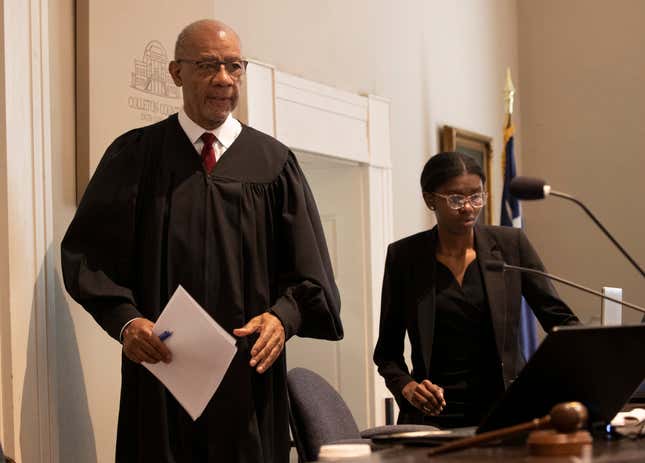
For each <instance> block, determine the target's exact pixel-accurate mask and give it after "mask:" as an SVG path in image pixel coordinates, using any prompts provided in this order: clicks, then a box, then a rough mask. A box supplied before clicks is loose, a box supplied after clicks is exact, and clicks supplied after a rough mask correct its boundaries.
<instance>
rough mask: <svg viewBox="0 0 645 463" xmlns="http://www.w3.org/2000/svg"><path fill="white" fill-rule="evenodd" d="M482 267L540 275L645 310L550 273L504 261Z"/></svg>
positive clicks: (494, 261) (632, 307) (489, 262)
mask: <svg viewBox="0 0 645 463" xmlns="http://www.w3.org/2000/svg"><path fill="white" fill-rule="evenodd" d="M484 267H485V268H486V269H487V270H490V271H492V272H503V271H505V270H516V271H518V272H524V273H532V274H534V275H540V276H543V277H545V278H548V279H550V280H555V281H559V282H560V283H563V284H565V285H568V286H571V287H573V288H576V289H579V290H581V291H584V292H586V293H589V294H593V295H594V296H598V297H601V298H603V299H607V300H610V301H612V302H616V303H618V304H622V305H624V306H625V307H629V308H630V309H634V310H638V311H639V312H643V313H645V308H644V307H641V306H638V305H636V304H632V303H630V302H627V301H621V300H620V299H615V298H613V297H611V296H606V295H605V294H603V293H601V292H598V291H595V290H593V289H591V288H587V287H586V286H582V285H579V284H578V283H574V282H573V281H569V280H565V279H564V278H561V277H559V276H557V275H552V274H550V273H546V272H542V271H540V270H535V269H533V268H528V267H518V266H516V265H509V264H507V263H506V262H504V261H501V260H488V261H485V262H484Z"/></svg>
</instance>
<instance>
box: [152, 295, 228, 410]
mask: <svg viewBox="0 0 645 463" xmlns="http://www.w3.org/2000/svg"><path fill="white" fill-rule="evenodd" d="M164 331H171V332H172V336H170V337H169V338H168V339H166V340H165V341H164V342H165V343H166V346H168V349H170V352H171V353H172V360H171V362H170V363H163V362H158V363H155V364H150V363H145V362H143V363H142V365H143V366H145V367H146V368H147V369H148V370H150V372H151V373H152V374H153V375H155V376H156V377H157V378H158V379H159V381H161V382H162V383H163V384H164V385H165V386H166V388H168V390H169V391H170V392H171V393H172V395H173V396H175V399H177V402H179V403H180V404H181V405H182V406H183V407H184V409H185V410H186V411H187V412H188V414H189V415H190V416H191V418H192V419H193V420H196V419H197V418H199V416H200V415H201V414H202V412H203V411H204V409H205V408H206V405H207V404H208V402H209V401H210V399H211V398H212V397H213V394H215V391H216V390H217V388H218V387H219V385H220V383H221V382H222V378H224V375H225V374H226V370H227V369H228V367H229V365H230V364H231V360H233V357H234V356H235V352H236V351H237V347H236V346H235V338H233V336H231V335H230V334H228V333H227V332H226V330H224V329H223V328H222V327H221V326H219V325H218V324H217V322H216V321H215V320H213V318H212V317H211V316H210V315H208V314H207V313H206V311H204V309H202V307H201V306H200V305H199V304H198V303H197V302H195V300H194V299H193V298H192V297H190V294H188V293H187V292H186V290H185V289H184V288H182V287H181V286H179V287H178V288H177V290H176V291H175V293H174V294H173V295H172V297H171V298H170V300H169V301H168V304H167V305H166V307H165V309H164V310H163V312H162V313H161V315H160V316H159V319H158V320H157V323H156V324H155V326H154V328H153V332H154V333H155V334H156V335H157V336H159V335H160V334H161V333H163V332H164Z"/></svg>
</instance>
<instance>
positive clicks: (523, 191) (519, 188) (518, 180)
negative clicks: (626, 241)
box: [509, 177, 645, 277]
mask: <svg viewBox="0 0 645 463" xmlns="http://www.w3.org/2000/svg"><path fill="white" fill-rule="evenodd" d="M509 191H510V192H511V194H512V195H513V196H514V197H516V198H517V199H520V200H524V201H534V200H538V199H544V198H546V197H547V196H557V197H558V198H563V199H567V200H569V201H571V202H574V203H576V204H577V205H578V206H580V207H581V208H582V210H584V211H585V212H586V213H587V215H588V216H589V217H590V218H591V220H593V221H594V223H595V224H596V225H597V226H598V228H600V229H601V230H602V232H603V233H604V234H605V236H607V238H609V239H610V240H611V242H612V243H614V246H616V247H617V248H618V250H619V251H620V252H621V253H622V254H623V256H625V257H626V258H627V260H628V261H629V262H630V263H631V264H632V265H633V266H634V267H636V270H638V271H639V272H640V274H641V276H643V277H645V271H644V270H643V269H642V268H641V266H640V265H638V263H637V262H636V261H635V260H634V258H633V257H632V256H630V255H629V253H628V252H627V251H626V250H625V249H624V248H623V247H622V246H621V245H620V243H618V241H616V239H615V238H614V237H613V236H612V235H611V233H609V230H607V229H606V228H605V227H604V225H603V224H601V223H600V221H599V220H598V219H597V218H596V216H595V215H593V213H592V212H591V211H590V210H589V209H588V208H587V206H585V205H584V204H583V203H582V202H581V201H579V200H578V199H576V198H574V197H573V196H570V195H568V194H566V193H562V192H559V191H555V190H552V189H551V185H547V184H546V181H544V180H542V179H539V178H532V177H515V178H514V179H513V180H511V183H510V185H509Z"/></svg>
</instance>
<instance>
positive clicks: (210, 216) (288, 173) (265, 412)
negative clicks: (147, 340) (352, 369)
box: [61, 115, 343, 463]
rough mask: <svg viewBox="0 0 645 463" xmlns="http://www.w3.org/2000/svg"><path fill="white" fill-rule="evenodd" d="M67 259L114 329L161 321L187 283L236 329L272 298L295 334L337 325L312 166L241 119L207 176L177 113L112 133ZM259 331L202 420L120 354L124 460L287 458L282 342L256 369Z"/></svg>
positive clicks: (71, 277)
mask: <svg viewBox="0 0 645 463" xmlns="http://www.w3.org/2000/svg"><path fill="white" fill-rule="evenodd" d="M61 258H62V267H63V276H64V280H65V286H66V288H67V290H68V291H69V293H70V294H71V295H72V297H74V299H75V300H76V301H77V302H79V303H80V304H81V305H83V307H84V308H85V309H86V310H87V311H88V312H89V313H90V314H91V315H92V316H93V317H94V318H95V319H96V321H97V322H98V323H99V324H100V325H101V326H102V327H103V328H104V329H105V330H106V331H107V332H108V333H109V334H110V335H111V336H112V337H113V338H115V339H118V337H119V332H120V330H121V328H122V327H123V325H124V323H125V322H127V321H128V320H130V319H131V318H133V317H140V316H143V317H146V318H148V319H150V320H152V321H155V320H156V319H157V317H158V316H159V314H160V312H161V310H162V309H163V308H164V306H165V304H166V303H167V301H168V299H169V297H170V296H171V295H172V293H173V292H174V291H175V289H176V288H177V286H178V285H180V284H181V285H182V286H183V287H184V288H185V289H186V290H187V291H188V292H189V293H190V295H191V296H192V297H193V298H194V299H195V300H196V301H197V302H198V303H199V304H201V305H202V307H204V309H205V310H206V311H207V312H208V313H209V314H210V315H211V316H212V317H213V318H214V319H215V320H216V321H217V322H218V323H219V324H220V325H221V326H222V327H223V328H224V329H225V330H227V331H228V332H231V331H232V330H233V329H234V328H238V327H241V326H243V325H244V324H245V323H246V321H248V320H249V319H251V318H252V317H254V316H256V315H259V314H261V313H263V312H266V311H269V310H271V311H273V312H274V313H275V314H276V315H277V316H278V317H279V318H280V320H281V321H282V323H283V325H284V327H285V332H286V335H287V337H290V336H292V335H294V334H298V335H300V336H309V337H317V338H325V339H339V338H341V337H342V334H343V331H342V326H341V322H340V316H339V310H340V300H339V295H338V290H337V288H336V284H335V282H334V276H333V273H332V268H331V264H330V260H329V256H328V253H327V246H326V244H325V239H324V235H323V230H322V226H321V224H320V219H319V217H318V211H317V208H316V205H315V202H314V199H313V195H312V193H311V191H310V189H309V186H308V185H307V182H306V180H305V177H304V175H303V174H302V171H301V170H300V167H299V165H298V163H297V161H296V159H295V157H294V156H293V154H292V153H291V152H290V151H289V149H288V148H287V147H286V146H284V145H283V144H281V143H280V142H278V141H277V140H275V139H273V138H271V137H269V136H268V135H265V134H263V133H261V132H258V131H257V130H254V129H252V128H250V127H247V126H243V128H242V132H241V133H240V135H239V136H238V138H237V139H236V140H235V142H234V143H233V144H231V146H230V147H229V148H228V149H227V150H226V152H225V153H224V155H223V156H222V157H221V158H220V160H219V162H218V163H217V164H216V165H215V168H214V169H213V171H212V172H211V174H210V175H209V176H206V175H205V172H204V169H203V167H202V163H201V159H200V157H199V156H197V155H196V153H195V148H194V147H193V145H192V143H191V142H190V140H188V137H187V136H186V134H185V132H184V131H183V130H182V129H181V126H180V125H179V123H178V120H177V116H176V115H173V116H170V117H169V118H168V119H166V120H164V121H161V122H159V123H157V124H154V125H151V126H148V127H143V128H139V129H135V130H132V131H130V132H128V133H126V134H124V135H122V136H120V137H119V138H117V139H116V140H115V141H114V142H113V143H112V145H111V146H110V147H109V148H108V149H107V151H106V153H105V155H104V156H103V158H102V160H101V163H100V164H99V166H98V168H97V170H96V173H95V174H94V176H93V177H92V180H91V181H90V183H89V185H88V187H87V190H86V192H85V195H84V196H83V199H82V201H81V203H80V205H79V207H78V210H77V212H76V215H75V217H74V219H73V221H72V223H71V224H70V226H69V229H68V230H67V233H66V235H65V238H64V239H63V243H62V250H61ZM251 342H252V341H249V340H247V339H246V338H242V339H240V340H238V343H237V347H238V351H237V354H236V356H235V358H234V359H233V361H232V362H231V365H230V367H229V369H228V371H227V374H226V376H225V377H224V379H223V381H222V383H221V384H220V386H219V389H218V390H217V392H216V393H215V395H214V396H213V398H212V399H211V401H210V402H209V404H208V406H207V407H206V409H205V411H204V413H203V414H202V416H201V417H200V418H199V419H198V420H197V421H196V422H193V421H192V419H191V418H190V417H189V416H188V414H187V413H186V412H185V411H184V410H183V409H182V408H181V407H180V406H178V405H177V403H176V402H175V401H174V399H173V398H172V396H170V395H169V394H166V393H165V389H164V387H163V386H162V385H161V383H160V382H159V381H157V379H156V378H155V377H154V376H153V375H152V374H150V373H149V372H148V371H147V370H146V369H145V368H144V367H142V366H141V365H138V364H135V363H133V362H131V361H130V360H128V359H127V358H126V357H123V360H122V362H123V363H122V383H121V403H120V411H119V424H118V434H117V447H116V460H117V461H119V462H121V461H122V462H126V461H127V462H144V461H145V462H148V461H154V462H158V463H166V462H175V461H176V462H180V461H182V462H183V461H200V462H215V461H236V462H273V461H276V462H278V461H288V453H289V430H288V414H287V395H286V383H285V374H286V361H285V353H284V352H283V353H282V355H281V356H280V358H278V359H277V360H276V362H275V363H274V364H273V366H272V367H271V368H270V369H269V370H268V371H266V372H265V373H264V374H262V375H259V374H257V373H256V372H255V370H253V369H252V368H250V367H249V364H248V363H249V359H250V346H251ZM113 374H118V372H116V371H115V372H113Z"/></svg>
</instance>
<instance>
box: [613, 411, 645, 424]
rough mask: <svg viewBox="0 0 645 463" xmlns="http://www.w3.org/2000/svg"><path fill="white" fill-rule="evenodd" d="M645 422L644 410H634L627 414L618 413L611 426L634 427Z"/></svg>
mask: <svg viewBox="0 0 645 463" xmlns="http://www.w3.org/2000/svg"><path fill="white" fill-rule="evenodd" d="M643 422H645V408H634V409H633V410H630V411H628V412H619V413H618V414H617V415H616V416H615V417H614V419H613V420H611V424H612V425H613V426H636V425H639V424H641V423H643Z"/></svg>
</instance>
